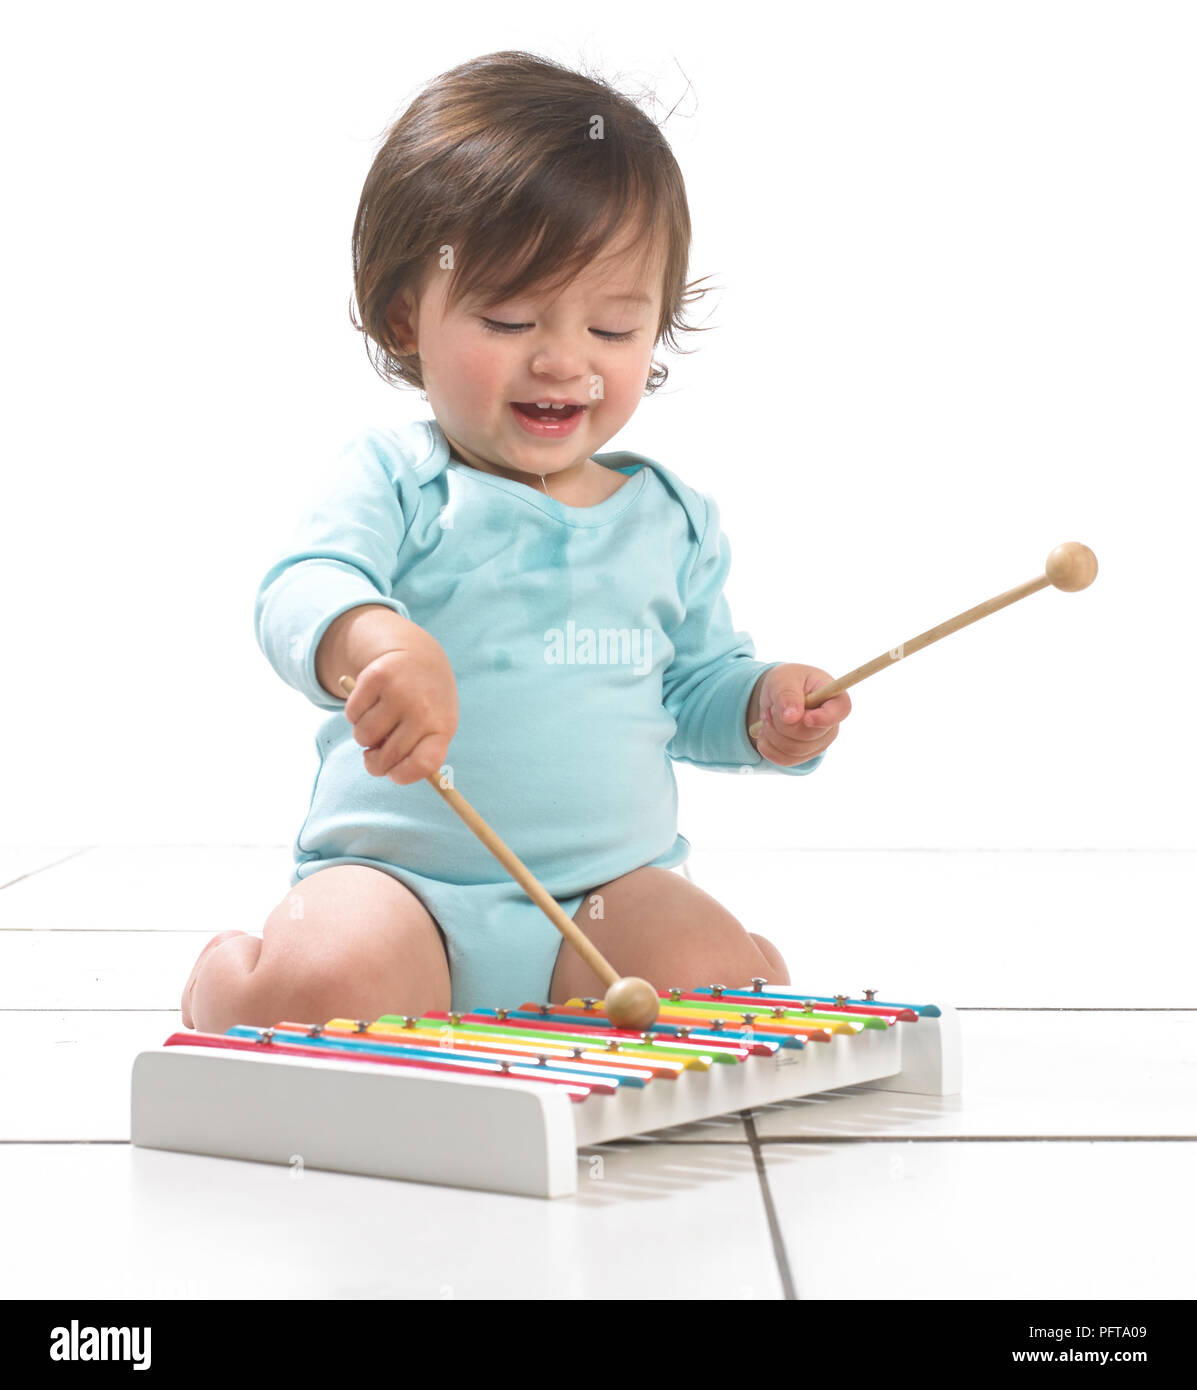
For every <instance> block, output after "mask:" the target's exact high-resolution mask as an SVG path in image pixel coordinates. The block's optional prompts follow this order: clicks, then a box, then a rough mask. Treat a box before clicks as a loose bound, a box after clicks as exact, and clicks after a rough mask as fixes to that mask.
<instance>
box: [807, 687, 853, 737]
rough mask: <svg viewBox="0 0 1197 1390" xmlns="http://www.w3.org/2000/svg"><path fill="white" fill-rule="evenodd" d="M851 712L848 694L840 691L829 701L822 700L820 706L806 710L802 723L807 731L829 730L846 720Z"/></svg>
mask: <svg viewBox="0 0 1197 1390" xmlns="http://www.w3.org/2000/svg"><path fill="white" fill-rule="evenodd" d="M851 712H852V701H851V700H850V699H849V698H848V692H847V691H846V690H841V691H840V693H839V694H838V695H833V696H832V697H831V699H830V700H824V702H823V703H822V704H821V705H816V706H815V707H814V708H813V709H808V710H807V711H806V715H805V717H804V718H803V720H802V723H803V725H804V727H805V728H808V729H830V728H832V727H833V726H834V725H836V724H838V723H839V722H840V721H841V720H843V719H846V718H847V717H848V715H849V714H851Z"/></svg>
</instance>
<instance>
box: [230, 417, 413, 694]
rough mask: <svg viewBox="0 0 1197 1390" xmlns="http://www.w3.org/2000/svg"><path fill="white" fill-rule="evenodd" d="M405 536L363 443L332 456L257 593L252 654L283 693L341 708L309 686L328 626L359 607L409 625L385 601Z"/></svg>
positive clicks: (386, 483) (378, 459) (394, 501)
mask: <svg viewBox="0 0 1197 1390" xmlns="http://www.w3.org/2000/svg"><path fill="white" fill-rule="evenodd" d="M406 530H407V527H406V523H405V520H404V516H403V508H402V505H401V502H400V491H399V489H398V487H397V485H396V481H395V479H394V478H393V477H392V475H391V473H390V471H389V470H388V468H387V465H386V463H385V462H384V459H383V456H381V455H380V453H379V451H378V450H377V449H376V448H375V447H373V446H372V444H371V441H370V439H369V437H368V436H363V437H362V438H359V439H357V440H355V441H354V442H353V443H352V444H350V445H348V446H347V447H346V448H345V449H344V450H342V451H341V453H340V454H339V455H338V457H337V460H336V465H335V468H334V470H333V477H332V480H331V482H329V483H326V485H325V487H324V488H323V490H322V491H321V493H320V495H319V497H318V500H317V501H316V503H315V505H314V506H313V507H312V508H311V509H310V510H309V511H308V513H307V514H306V515H305V516H304V518H303V520H302V521H301V522H300V524H299V527H298V529H297V533H296V535H295V538H294V543H293V545H292V546H291V548H290V549H289V550H288V551H287V553H286V554H284V555H283V556H281V557H280V558H279V559H278V560H277V561H276V562H275V563H274V564H273V565H271V567H270V569H269V570H268V571H267V573H266V576H265V578H264V579H263V580H262V582H261V584H260V585H259V586H258V592H257V596H256V598H255V600H254V632H255V635H256V636H257V640H258V646H259V647H261V649H262V652H263V654H264V655H265V657H266V659H267V661H269V662H270V664H271V666H272V667H273V668H274V670H275V671H276V672H277V674H278V675H279V676H280V677H281V678H282V679H283V680H284V681H286V683H287V684H288V685H290V686H293V687H294V688H295V689H296V690H298V691H300V693H301V694H303V695H306V696H307V698H308V699H309V700H310V701H311V702H312V703H313V704H314V705H318V706H319V707H320V708H322V709H329V710H337V709H341V708H343V707H344V704H345V701H344V700H343V699H337V698H336V697H335V696H333V695H331V694H329V692H328V691H327V690H325V689H324V687H323V686H322V685H321V684H320V682H319V680H317V678H316V649H317V648H318V647H319V645H320V639H321V638H322V637H323V636H324V634H325V632H326V631H327V629H328V627H329V626H330V624H331V623H332V622H333V621H334V620H335V619H336V618H339V617H340V616H341V614H342V613H344V612H346V611H347V610H348V609H350V608H356V607H357V606H358V605H360V604H364V603H380V604H384V605H385V606H386V607H388V608H393V609H394V610H395V612H396V613H398V614H399V615H400V616H401V617H404V618H407V617H410V614H409V613H408V610H407V608H406V607H405V606H404V605H403V604H402V603H400V602H399V600H398V599H396V598H395V597H394V595H393V593H392V583H393V576H394V572H395V560H396V555H397V553H398V550H399V546H400V544H401V543H402V540H403V537H404V535H405V533H406Z"/></svg>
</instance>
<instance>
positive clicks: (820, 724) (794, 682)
mask: <svg viewBox="0 0 1197 1390" xmlns="http://www.w3.org/2000/svg"><path fill="white" fill-rule="evenodd" d="M834 679H835V678H834V677H833V676H830V675H828V673H827V672H826V671H820V670H819V668H818V667H817V666H800V665H797V664H794V663H791V664H789V665H786V666H774V667H773V668H772V669H771V670H768V671H766V672H765V674H764V676H763V677H762V679H761V682H760V685H759V687H758V706H759V709H758V714H757V717H758V718H760V719H762V720H763V721H764V723H763V724H762V725H761V729H760V732H759V733H758V734H757V736H756V746H757V751H758V752H759V753H760V754H761V756H762V757H765V758H768V760H769V761H770V762H771V763H776V764H777V765H778V766H779V767H793V766H795V764H797V763H805V762H807V761H809V760H810V759H811V758H813V757H816V756H817V755H818V754H819V753H822V752H823V751H824V749H826V748H828V747H830V745H831V744H832V743H833V742H834V740H835V738H836V736H837V735H838V734H839V727H838V726H839V723H840V720H841V719H844V718H846V717H847V715H848V714H849V713H850V711H851V709H852V701H851V700H850V699H849V698H848V692H847V691H846V690H841V691H840V693H839V694H838V695H833V696H832V697H831V699H830V700H826V701H824V703H823V704H821V705H819V706H818V707H817V708H815V709H808V710H806V712H805V714H804V713H803V710H804V708H805V705H804V697H805V696H806V695H809V694H811V693H812V692H813V691H815V690H818V689H819V687H820V686H824V685H830V684H831V682H832V681H833V680H834ZM753 722H755V721H753Z"/></svg>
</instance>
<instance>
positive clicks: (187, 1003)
mask: <svg viewBox="0 0 1197 1390" xmlns="http://www.w3.org/2000/svg"><path fill="white" fill-rule="evenodd" d="M248 935H249V933H248V932H243V931H222V932H219V933H218V934H217V935H216V936H214V937H213V938H212V940H211V941H209V942H208V944H207V945H206V946H205V947H204V949H203V950H202V951H201V952H200V953H199V955H198V956H197V957H196V962H195V964H194V965H193V966H192V967H191V974H190V975H189V976H188V978H187V983H186V984H185V985H184V986H183V999H182V1003H181V1004H180V1012H181V1013H182V1015H183V1027H184V1028H194V1027H195V1024H194V1023H193V1022H192V1021H191V991H192V990H193V989H194V988H195V981H196V978H197V977H198V975H199V968H200V966H201V965H202V964H203V962H204V957H205V956H206V955H207V954H208V952H209V951H210V950H212V949H213V947H215V946H219V945H220V943H221V942H222V941H227V940H228V939H229V937H230V936H248Z"/></svg>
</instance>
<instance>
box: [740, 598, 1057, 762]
mask: <svg viewBox="0 0 1197 1390" xmlns="http://www.w3.org/2000/svg"><path fill="white" fill-rule="evenodd" d="M1050 583H1051V580H1050V579H1049V578H1048V577H1047V575H1046V574H1041V575H1039V577H1038V578H1037V579H1028V580H1027V582H1026V583H1025V584H1020V585H1019V586H1018V587H1017V588H1015V589H1007V590H1006V592H1005V593H1004V594H998V595H997V597H996V598H990V599H986V600H985V602H984V603H978V604H977V606H976V607H975V608H969V609H966V610H965V611H964V612H963V613H957V614H956V616H955V617H954V618H949V619H948V620H947V622H945V623H940V624H939V626H938V627H929V628H928V629H927V631H926V632H920V633H919V635H918V636H917V637H912V638H911V639H910V641H909V642H904V643H903V644H902V645H901V646H900V647H895V648H894V649H893V651H888V652H882V653H881V655H880V656H875V657H874V658H873V659H872V661H868V662H866V663H865V664H864V665H863V666H858V667H857V668H856V670H855V671H849V672H848V674H847V675H846V676H841V677H840V678H839V680H834V681H831V682H829V683H828V684H827V685H821V686H820V687H819V688H818V690H812V691H811V693H810V694H809V695H807V697H806V700H805V706H804V707H805V708H806V709H814V708H815V706H816V705H821V704H822V703H823V702H824V700H830V699H831V697H832V696H833V695H838V694H839V693H840V691H841V690H847V689H848V687H849V686H852V685H857V684H858V683H859V682H860V681H862V680H864V679H865V677H866V676H873V675H876V674H877V672H878V671H881V670H883V669H884V668H885V667H886V666H892V665H893V664H894V662H895V661H901V660H903V658H905V657H908V656H912V655H913V654H914V653H915V652H918V651H922V649H923V648H924V647H929V646H930V645H931V643H932V642H938V641H939V639H940V638H941V637H947V636H949V635H950V634H951V633H953V632H959V631H960V629H961V628H962V627H967V626H968V625H969V623H975V622H977V621H979V620H980V619H981V618H987V617H988V616H989V615H990V613H996V612H997V611H998V609H999V608H1006V607H1007V606H1008V605H1009V604H1011V603H1017V602H1018V600H1019V599H1020V598H1026V597H1027V595H1028V594H1034V593H1037V592H1038V591H1039V590H1040V589H1044V588H1046V587H1047V586H1048V585H1049V584H1050ZM894 651H896V652H897V653H898V655H897V656H895V655H894ZM763 722H764V721H763V720H760V719H758V720H757V721H756V723H755V724H753V725H752V727H751V728H750V729H749V730H748V736H749V738H756V736H757V734H759V733H760V731H761V725H762V723H763Z"/></svg>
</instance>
